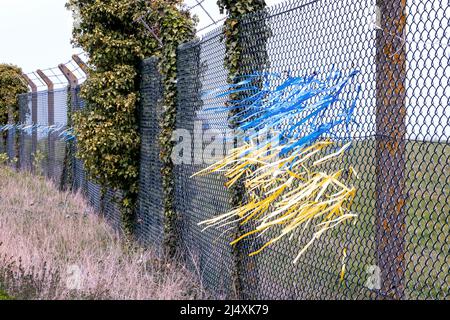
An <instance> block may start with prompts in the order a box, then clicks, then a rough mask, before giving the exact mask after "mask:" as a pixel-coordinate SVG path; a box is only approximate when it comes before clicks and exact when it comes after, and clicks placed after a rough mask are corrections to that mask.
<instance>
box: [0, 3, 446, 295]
mask: <svg viewBox="0 0 450 320" xmlns="http://www.w3.org/2000/svg"><path fill="white" fill-rule="evenodd" d="M449 17H450V6H449V4H448V1H447V0H444V1H442V0H439V1H438V0H436V1H426V0H408V1H394V0H385V1H381V0H379V1H378V0H377V1H375V0H363V1H350V0H316V1H304V0H300V1H298V0H297V1H291V2H287V3H284V4H282V5H279V6H276V7H274V8H269V9H267V10H265V11H264V12H257V13H255V14H252V15H249V16H246V17H244V18H243V19H242V20H241V21H240V25H241V30H240V39H241V45H242V47H243V49H242V50H243V51H242V55H243V59H242V66H241V72H242V74H252V73H254V72H255V71H256V72H266V73H278V74H280V75H285V76H286V77H289V76H306V75H312V74H316V75H317V76H318V77H320V76H326V75H328V74H329V73H330V72H331V71H332V70H335V71H336V70H338V71H340V72H342V73H343V74H348V73H350V72H353V71H359V74H358V75H357V83H359V84H360V85H361V93H360V96H359V99H358V102H357V105H356V108H355V110H354V114H355V122H354V123H352V124H351V125H350V128H349V132H350V136H351V139H352V140H353V144H352V147H351V148H350V149H349V150H348V151H347V152H346V153H345V155H344V156H343V157H342V158H341V159H340V160H339V161H337V163H336V162H334V163H331V164H329V166H333V168H334V167H335V168H340V167H341V165H343V164H346V165H351V166H353V168H355V170H356V172H357V174H358V179H357V180H356V182H355V187H356V198H355V201H354V203H353V206H352V207H351V210H352V213H354V214H357V215H358V218H357V219H356V220H355V222H354V223H349V224H345V225H341V226H339V227H338V228H337V229H335V230H331V231H329V232H328V233H326V234H324V235H323V236H322V237H320V239H319V240H318V241H316V242H315V243H314V244H313V245H312V246H311V247H310V248H309V249H308V250H307V251H306V252H305V254H304V255H302V256H301V258H300V259H299V260H298V262H297V263H296V264H293V263H292V257H293V256H295V255H296V253H297V252H298V250H299V248H301V246H302V245H304V244H305V242H307V241H308V240H309V239H310V238H311V236H312V234H313V232H314V230H313V229H312V228H306V229H305V230H304V231H303V233H302V234H301V236H300V237H299V238H298V239H295V241H289V240H282V241H280V242H279V243H277V244H274V245H272V246H270V247H268V248H267V249H266V250H265V251H263V252H262V253H261V254H258V255H256V256H253V257H248V253H249V252H251V251H254V249H255V248H258V247H260V246H261V244H262V243H264V242H266V241H264V240H265V238H266V237H267V238H269V237H270V235H267V234H263V235H262V236H259V237H253V238H247V239H246V240H245V241H244V242H243V243H241V244H240V245H239V246H237V247H232V246H230V245H229V243H230V241H232V239H233V238H232V235H233V234H234V233H233V230H234V229H235V228H237V226H236V225H230V229H229V230H228V232H224V230H217V229H213V228H211V229H208V230H205V231H202V227H201V226H199V225H198V223H199V222H201V221H203V220H205V219H208V218H212V217H214V216H215V215H218V214H220V213H224V212H227V211H229V210H230V209H231V205H230V203H231V195H230V193H229V191H228V190H227V189H226V188H225V186H224V183H225V182H226V180H225V178H224V177H223V176H222V175H221V174H219V173H217V174H212V175H208V176H196V177H191V176H192V175H193V174H194V173H196V172H197V171H199V170H200V169H203V168H205V167H206V166H208V163H207V161H206V160H207V158H208V157H207V155H208V153H210V152H211V150H212V149H214V150H215V151H214V152H215V153H217V152H219V153H221V152H225V148H226V139H225V138H224V135H223V132H225V131H226V130H227V129H228V128H229V118H228V114H226V113H224V112H216V113H211V112H206V110H207V109H208V108H211V107H216V106H223V105H224V104H225V103H226V99H227V96H226V95H223V96H205V95H204V92H208V91H211V90H214V89H216V88H218V87H223V86H224V85H226V83H227V71H226V69H225V68H224V65H223V61H224V58H225V47H224V43H223V39H222V36H221V30H220V29H218V30H215V31H213V32H211V33H209V34H208V35H206V36H204V37H203V38H202V39H200V40H196V41H194V42H191V43H187V44H184V45H182V46H180V48H179V50H178V65H177V67H178V80H177V86H178V105H177V115H176V117H177V118H176V129H177V131H176V132H177V135H178V134H180V132H184V134H182V135H180V136H182V138H180V137H179V136H176V137H175V139H176V140H177V141H176V142H177V143H180V142H183V143H184V144H185V146H187V147H186V148H184V149H183V150H182V153H183V154H182V158H183V159H185V161H181V163H177V164H176V166H175V174H174V180H175V199H174V206H175V209H176V213H177V221H176V224H177V228H176V230H177V243H178V247H179V249H180V252H182V253H183V254H184V255H185V257H186V261H187V263H188V265H189V266H190V267H191V268H192V270H194V271H196V272H197V273H198V275H199V276H200V278H201V280H202V284H203V285H204V286H205V287H206V288H208V289H209V290H210V291H211V292H213V293H214V294H215V296H216V297H238V298H254V299H448V297H449V293H448V290H449V283H450V279H449V265H450V256H449V242H450V241H449V240H450V239H449V212H450V198H449V191H450V187H449V185H450V166H449V164H450V161H449V158H450V145H449V139H450V138H449V137H450V124H449V120H450V105H449V98H450V88H449V75H450V66H449V57H450V51H449V48H450V47H449V38H450V27H449V25H450V21H449ZM67 92H69V93H70V95H69V97H70V99H67V97H68V94H67ZM51 95H54V97H55V98H54V102H55V104H54V112H55V121H56V119H57V118H58V116H56V114H57V113H58V114H60V115H61V116H60V117H61V119H60V121H63V122H64V121H65V120H64V119H66V118H64V117H65V116H64V113H65V112H66V111H67V105H68V104H69V105H71V107H72V110H73V111H76V110H77V108H82V101H81V100H80V99H79V98H78V89H77V88H73V89H69V90H68V91H67V90H65V91H58V92H41V93H37V94H36V93H34V94H27V95H23V96H22V97H21V98H20V102H21V106H22V107H21V110H22V111H21V120H22V121H29V122H30V123H32V122H36V123H41V122H43V123H47V122H48V120H46V119H48V118H49V117H51V116H49V111H50V112H51V111H52V108H51V107H50V109H49V108H48V106H49V103H48V102H49V99H48V97H49V96H51ZM161 95H162V86H161V77H160V75H159V74H158V68H157V60H156V58H149V59H146V60H145V61H144V62H143V64H142V90H141V107H140V133H141V137H142V147H141V163H140V184H139V186H140V191H139V199H138V206H137V212H136V213H137V217H136V219H137V227H136V237H137V238H138V239H139V240H140V241H141V242H142V243H144V244H149V245H150V244H151V245H155V246H156V247H158V248H162V245H163V238H164V223H165V219H164V211H163V203H164V198H163V189H162V177H161V172H160V169H161V162H160V160H159V144H158V135H159V128H160V119H161V114H162V108H163V106H162V105H161V103H160V101H161ZM50 100H51V99H50ZM46 113H47V116H46ZM330 116H331V115H330ZM46 121H47V122H46ZM11 134H13V132H12V131H11ZM19 135H20V137H19V141H20V143H19V164H20V166H21V167H23V168H26V167H29V168H34V170H36V168H37V167H39V166H41V168H42V171H43V173H44V174H46V175H48V176H49V177H52V178H53V179H55V180H56V181H58V182H60V181H61V179H63V181H69V180H70V181H71V182H70V183H71V184H72V186H73V187H74V189H76V190H77V189H79V190H82V191H83V192H84V193H85V194H86V196H87V198H88V199H89V200H90V201H91V203H92V204H93V205H94V207H96V208H97V210H98V211H99V212H103V213H104V215H105V216H107V217H108V219H109V220H111V221H112V222H113V224H114V225H115V226H117V227H119V226H120V217H119V210H118V208H117V206H116V205H115V202H114V197H115V196H116V195H117V191H112V190H108V192H107V193H106V195H105V196H104V197H102V196H101V193H100V187H99V186H98V185H96V184H94V183H92V182H91V181H88V180H87V179H86V178H85V174H84V171H83V165H82V162H81V161H80V160H78V159H76V158H75V157H74V156H73V152H72V153H69V154H70V155H71V156H70V157H71V158H70V159H69V160H70V161H68V158H67V156H65V155H67V154H68V153H67V149H66V148H65V145H64V143H61V142H60V141H59V142H58V141H56V140H57V139H56V140H55V139H52V138H51V137H48V136H39V134H36V133H33V132H31V134H26V133H19ZM218 137H219V138H218ZM186 139H187V140H186ZM13 140H14V139H13V138H11V139H9V140H8V141H10V143H8V144H9V145H13V142H11V141H13ZM199 141H200V142H199ZM217 142H222V143H217ZM213 143H214V148H212V147H211V146H212V144H213ZM71 148H72V149H73V150H72V151H74V149H76V142H75V143H73V144H71ZM39 150H40V151H41V154H42V156H41V157H38V156H36V154H39V152H38V151H39ZM214 152H213V153H214ZM9 154H10V156H14V154H15V153H14V149H13V148H12V149H11V148H10V150H9ZM38 162H39V163H38ZM67 175H72V179H66V178H67Z"/></svg>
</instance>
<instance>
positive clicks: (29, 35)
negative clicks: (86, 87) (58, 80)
mask: <svg viewBox="0 0 450 320" xmlns="http://www.w3.org/2000/svg"><path fill="white" fill-rule="evenodd" d="M65 2H66V0H0V63H13V64H16V65H18V66H19V67H21V68H22V69H23V71H24V72H30V71H34V70H36V69H39V68H41V69H46V68H49V67H55V66H57V65H58V64H59V63H64V62H67V61H69V60H70V57H71V55H72V54H73V53H78V52H80V50H79V49H72V45H71V44H70V39H71V34H72V14H71V13H70V11H68V10H66V9H65V7H64V4H65Z"/></svg>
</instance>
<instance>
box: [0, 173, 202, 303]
mask: <svg viewBox="0 0 450 320" xmlns="http://www.w3.org/2000/svg"><path fill="white" fill-rule="evenodd" d="M92 213H93V212H92V209H91V208H89V206H88V205H87V204H86V202H85V201H84V200H83V198H82V197H81V196H80V195H79V194H75V195H74V194H71V193H68V192H59V191H57V189H56V188H55V187H54V186H53V185H52V184H51V183H50V182H48V181H45V180H44V179H43V178H40V177H35V176H32V175H31V174H27V173H16V172H14V171H12V170H10V169H9V168H6V167H4V166H0V290H1V289H4V290H5V291H7V292H8V294H9V295H10V296H13V297H15V298H22V299H83V298H88V299H191V298H202V290H201V288H199V287H198V286H197V285H196V283H197V281H196V277H194V276H193V275H192V274H191V273H189V272H188V271H187V270H186V268H184V267H183V266H182V264H181V263H179V262H175V261H173V260H172V261H169V260H168V259H166V258H164V257H159V256H158V255H156V254H155V253H154V252H152V251H151V250H149V249H147V250H143V249H138V248H133V249H130V248H129V246H127V245H126V244H125V243H124V241H123V240H122V239H121V238H120V237H118V235H117V234H116V233H115V232H114V231H113V229H112V228H110V227H109V226H108V224H107V223H106V222H105V221H103V220H102V219H101V218H100V217H98V216H96V215H95V214H92Z"/></svg>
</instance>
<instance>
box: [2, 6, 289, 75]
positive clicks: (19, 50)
mask: <svg viewBox="0 0 450 320" xmlns="http://www.w3.org/2000/svg"><path fill="white" fill-rule="evenodd" d="M199 1H201V0H199ZM185 2H186V5H188V6H192V5H193V4H195V3H196V0H186V1H185ZM279 2H282V0H267V4H268V5H273V4H275V3H279ZM65 3H66V0H0V63H13V64H16V65H18V66H19V67H21V68H22V69H23V71H24V72H25V73H27V72H31V71H35V70H36V69H47V68H50V67H56V66H57V65H58V64H59V63H65V62H67V61H69V60H70V59H71V56H72V54H74V53H80V52H81V50H80V49H73V48H72V45H71V44H70V39H71V36H72V31H71V30H72V14H71V12H70V11H68V10H66V9H65V7H64V4H65ZM202 5H203V6H204V7H205V9H206V10H208V12H210V14H211V15H212V16H213V18H214V19H216V20H219V19H220V15H219V10H218V8H217V5H216V0H203V2H202ZM193 12H194V13H195V14H197V15H198V16H199V18H200V23H199V28H202V27H203V26H206V25H208V24H210V21H211V20H210V19H209V18H208V16H207V15H206V14H205V13H204V12H203V11H202V10H201V8H200V7H197V8H195V9H194V10H193Z"/></svg>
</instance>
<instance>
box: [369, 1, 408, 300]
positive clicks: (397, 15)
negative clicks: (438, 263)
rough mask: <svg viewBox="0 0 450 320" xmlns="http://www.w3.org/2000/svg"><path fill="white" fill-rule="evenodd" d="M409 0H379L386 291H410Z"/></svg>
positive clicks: (380, 247) (380, 195)
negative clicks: (407, 153) (407, 263)
mask: <svg viewBox="0 0 450 320" xmlns="http://www.w3.org/2000/svg"><path fill="white" fill-rule="evenodd" d="M405 9H406V0H377V14H378V16H377V18H378V28H377V31H376V32H377V33H376V92H377V93H376V101H377V102H376V130H377V131H376V212H377V216H376V243H377V263H378V267H379V268H380V271H381V294H382V295H383V296H385V297H387V298H394V299H401V298H403V296H404V289H405V288H404V274H405V270H404V269H405V262H404V260H405V253H404V244H403V242H404V237H405V229H406V227H405V218H406V217H405V216H406V210H405V199H406V197H405V194H404V190H405V177H404V174H405V166H406V165H405V158H404V157H405V146H406V143H405V136H406V124H405V120H406V106H405V98H406V90H405V84H404V82H405V77H406V49H405V28H406V13H405Z"/></svg>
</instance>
